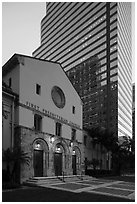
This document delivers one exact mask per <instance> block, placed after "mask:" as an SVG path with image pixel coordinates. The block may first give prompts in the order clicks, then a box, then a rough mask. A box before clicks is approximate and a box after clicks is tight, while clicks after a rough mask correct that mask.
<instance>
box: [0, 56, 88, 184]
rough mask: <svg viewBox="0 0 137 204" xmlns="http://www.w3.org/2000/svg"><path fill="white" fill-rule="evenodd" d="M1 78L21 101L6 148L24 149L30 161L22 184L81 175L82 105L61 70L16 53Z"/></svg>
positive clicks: (15, 107)
mask: <svg viewBox="0 0 137 204" xmlns="http://www.w3.org/2000/svg"><path fill="white" fill-rule="evenodd" d="M2 77H3V81H4V83H5V84H7V85H10V89H11V90H12V92H13V93H14V95H16V96H17V98H18V100H16V103H13V109H12V111H13V112H12V134H10V131H11V128H10V127H9V129H8V128H6V129H5V128H4V126H3V149H4V150H5V149H7V148H13V147H14V146H18V147H21V150H23V151H24V152H25V153H28V156H29V158H30V163H29V165H27V164H25V163H24V164H23V163H21V166H20V182H21V183H22V182H23V181H26V180H27V179H28V178H32V177H46V176H47V177H50V176H59V175H62V174H64V175H79V174H81V173H82V171H84V147H83V131H82V101H81V99H80V97H79V95H78V94H77V92H76V90H75V89H74V87H73V85H72V84H71V82H70V81H69V79H68V77H67V75H66V74H65V72H64V70H63V69H62V67H61V65H60V64H58V63H54V62H50V61H46V60H42V59H36V58H34V57H30V56H25V55H20V54H14V55H13V56H12V57H11V58H10V59H9V60H8V62H7V63H6V64H5V65H4V66H3V68H2ZM5 109H6V106H5ZM5 111H6V110H5ZM5 120H6V118H5V117H4V118H3V124H4V122H5ZM7 122H8V121H7Z"/></svg>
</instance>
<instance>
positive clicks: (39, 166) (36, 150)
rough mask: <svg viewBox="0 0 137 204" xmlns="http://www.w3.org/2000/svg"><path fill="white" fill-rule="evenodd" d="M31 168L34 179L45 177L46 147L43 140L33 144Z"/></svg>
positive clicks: (46, 165)
mask: <svg viewBox="0 0 137 204" xmlns="http://www.w3.org/2000/svg"><path fill="white" fill-rule="evenodd" d="M33 167H34V176H35V177H42V176H47V167H48V145H47V143H46V142H45V141H44V140H43V139H37V140H35V141H34V143H33Z"/></svg>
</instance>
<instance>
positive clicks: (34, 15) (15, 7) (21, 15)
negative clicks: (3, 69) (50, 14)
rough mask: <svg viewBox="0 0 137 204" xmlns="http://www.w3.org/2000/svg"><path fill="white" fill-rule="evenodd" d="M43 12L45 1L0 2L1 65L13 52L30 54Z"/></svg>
mask: <svg viewBox="0 0 137 204" xmlns="http://www.w3.org/2000/svg"><path fill="white" fill-rule="evenodd" d="M45 14H46V3H45V2H2V65H4V64H5V63H6V62H7V61H8V60H9V58H10V57H11V56H12V55H14V54H15V53H18V54H24V55H29V56H32V52H33V51H34V50H35V49H37V48H38V47H39V45H40V23H41V20H42V18H43V17H44V16H45Z"/></svg>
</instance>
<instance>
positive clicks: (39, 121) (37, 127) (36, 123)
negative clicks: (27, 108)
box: [34, 114, 42, 131]
mask: <svg viewBox="0 0 137 204" xmlns="http://www.w3.org/2000/svg"><path fill="white" fill-rule="evenodd" d="M34 127H35V130H37V131H41V130H42V117H41V116H40V115H37V114H35V115H34Z"/></svg>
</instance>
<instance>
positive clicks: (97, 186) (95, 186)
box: [40, 178, 135, 200]
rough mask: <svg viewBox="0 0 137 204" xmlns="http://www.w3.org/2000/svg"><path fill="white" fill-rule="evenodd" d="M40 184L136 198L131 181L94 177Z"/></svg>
mask: <svg viewBox="0 0 137 204" xmlns="http://www.w3.org/2000/svg"><path fill="white" fill-rule="evenodd" d="M40 186H42V187H48V188H53V189H59V190H63V191H70V192H74V193H80V192H87V193H95V194H102V195H109V196H116V197H121V198H127V199H131V200H135V184H134V183H131V182H124V181H114V180H107V179H95V178H92V179H90V180H81V181H77V182H69V183H65V182H64V183H56V184H49V185H47V184H46V186H45V185H40Z"/></svg>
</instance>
